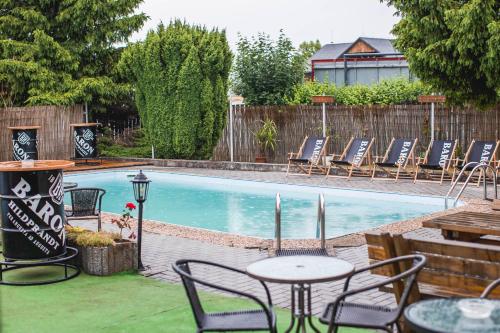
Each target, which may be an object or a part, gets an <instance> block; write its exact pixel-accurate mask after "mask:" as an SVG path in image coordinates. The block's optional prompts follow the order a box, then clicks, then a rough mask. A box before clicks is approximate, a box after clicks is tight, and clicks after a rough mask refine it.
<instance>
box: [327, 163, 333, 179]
mask: <svg viewBox="0 0 500 333" xmlns="http://www.w3.org/2000/svg"><path fill="white" fill-rule="evenodd" d="M331 169H332V164H331V163H330V165H329V166H328V169H326V177H325V178H327V179H328V176H330V170H331Z"/></svg>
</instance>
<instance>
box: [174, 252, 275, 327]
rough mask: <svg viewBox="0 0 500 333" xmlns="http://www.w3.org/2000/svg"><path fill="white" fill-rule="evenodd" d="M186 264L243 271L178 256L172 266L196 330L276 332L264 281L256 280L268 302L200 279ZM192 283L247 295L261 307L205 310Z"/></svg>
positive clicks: (237, 270)
mask: <svg viewBox="0 0 500 333" xmlns="http://www.w3.org/2000/svg"><path fill="white" fill-rule="evenodd" d="M190 264H195V265H203V266H210V267H215V268H221V269H224V270H228V271H231V272H235V273H239V274H244V275H246V273H245V272H244V271H241V270H239V269H235V268H232V267H227V266H224V265H221V264H216V263H212V262H208V261H202V260H178V261H176V263H175V264H174V265H172V268H173V269H174V271H175V272H177V274H179V275H180V276H181V279H182V283H183V285H184V288H185V290H186V294H187V297H188V299H189V303H190V305H191V309H192V311H193V315H194V318H195V321H196V326H197V330H196V332H220V331H223V332H230V331H269V332H272V333H277V329H276V316H275V314H274V311H273V305H272V302H271V294H270V293H269V289H268V288H267V286H266V284H265V283H264V282H261V281H259V282H260V283H261V284H262V286H263V287H264V290H265V292H266V295H267V302H268V304H264V302H262V301H261V300H260V299H259V298H257V297H255V296H253V295H250V294H247V293H244V292H241V291H237V290H234V289H230V288H226V287H222V286H219V285H215V284H212V283H209V282H205V281H202V280H200V279H199V278H196V277H194V276H193V275H192V274H191V270H190V267H189V266H190ZM196 283H198V284H200V285H203V286H206V287H209V288H212V289H216V290H220V291H223V292H226V293H230V294H233V295H237V296H240V297H244V298H248V299H250V300H252V301H254V302H255V303H257V304H258V305H259V307H260V308H261V309H255V310H241V311H231V312H218V313H206V312H205V311H204V309H203V306H202V304H201V301H200V298H199V296H198V291H197V289H196V285H195V284H196Z"/></svg>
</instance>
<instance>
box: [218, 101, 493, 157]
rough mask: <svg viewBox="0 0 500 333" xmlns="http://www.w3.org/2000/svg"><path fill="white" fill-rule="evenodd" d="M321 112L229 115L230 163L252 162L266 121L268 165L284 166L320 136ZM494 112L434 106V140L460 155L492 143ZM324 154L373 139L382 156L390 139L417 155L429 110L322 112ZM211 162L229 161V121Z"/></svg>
mask: <svg viewBox="0 0 500 333" xmlns="http://www.w3.org/2000/svg"><path fill="white" fill-rule="evenodd" d="M321 110H322V107H321V106H303V105H302V106H256V107H248V106H247V107H238V108H235V109H234V125H233V128H234V130H233V135H234V160H235V161H236V162H252V161H255V155H256V154H257V153H258V148H257V143H256V140H255V135H254V133H255V132H256V131H257V130H258V129H259V127H260V126H261V122H260V120H263V119H265V118H270V119H272V120H274V121H275V122H276V125H277V127H278V147H277V149H276V151H275V153H274V154H273V156H268V160H269V161H270V162H275V163H284V162H286V161H287V158H286V157H287V153H289V152H292V151H293V152H295V151H297V150H298V148H299V147H300V144H301V143H302V141H303V139H304V137H305V136H306V135H321V133H322V122H321V119H322V111H321ZM499 113H500V108H499V107H498V106H497V107H496V108H494V109H491V110H488V111H481V110H476V109H474V108H456V107H455V108H451V107H445V106H442V105H440V106H436V109H435V138H436V139H455V138H456V139H458V140H459V152H460V151H461V152H464V151H465V150H466V149H467V146H468V145H469V143H470V142H471V141H472V139H477V140H496V139H498V138H499V130H500V114H499ZM326 123H327V135H329V136H330V139H331V140H330V144H329V147H328V153H329V154H332V153H336V154H340V153H341V152H342V151H343V149H344V147H345V145H346V144H347V142H348V141H349V139H350V138H351V136H358V137H359V136H364V137H375V144H374V147H373V153H374V154H377V155H383V154H384V152H385V150H386V149H387V147H388V145H389V142H390V140H391V138H392V137H402V138H418V140H419V144H418V147H417V153H422V152H424V151H425V150H426V148H427V145H428V144H429V141H430V105H427V104H419V105H392V106H369V107H367V106H328V107H327V113H326ZM213 159H214V160H218V161H229V160H230V155H229V117H228V125H227V126H226V128H225V130H224V133H223V135H222V138H221V139H220V141H219V144H218V145H217V147H216V148H215V150H214V156H213Z"/></svg>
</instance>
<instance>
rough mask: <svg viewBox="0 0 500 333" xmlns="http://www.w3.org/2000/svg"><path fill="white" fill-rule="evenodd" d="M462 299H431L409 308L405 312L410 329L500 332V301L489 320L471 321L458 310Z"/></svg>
mask: <svg viewBox="0 0 500 333" xmlns="http://www.w3.org/2000/svg"><path fill="white" fill-rule="evenodd" d="M459 300H460V298H446V299H442V298H440V299H431V300H425V301H421V302H417V303H413V304H411V305H410V306H408V307H407V308H406V310H405V312H404V316H405V318H406V321H407V323H408V324H409V326H410V328H411V329H412V330H413V331H415V332H417V333H472V332H474V333H486V332H488V333H493V332H496V333H498V332H500V300H490V301H492V302H495V303H496V304H497V306H496V309H495V310H493V312H492V313H491V315H490V317H489V318H486V319H471V318H468V317H465V316H464V315H463V314H462V311H461V310H460V309H459V308H458V306H457V303H458V301H459Z"/></svg>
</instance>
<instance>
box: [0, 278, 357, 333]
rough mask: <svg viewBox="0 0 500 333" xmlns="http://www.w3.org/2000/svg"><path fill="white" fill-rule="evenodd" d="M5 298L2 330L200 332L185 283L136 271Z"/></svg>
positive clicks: (6, 291) (215, 301)
mask: <svg viewBox="0 0 500 333" xmlns="http://www.w3.org/2000/svg"><path fill="white" fill-rule="evenodd" d="M32 274H34V275H37V273H36V272H32ZM11 277H12V276H11ZM0 298H1V299H0V305H1V312H0V316H1V317H0V320H1V323H0V331H1V332H2V333H30V332H36V333H59V332H61V333H73V332H78V333H79V332H82V333H83V332H85V333H87V332H111V333H117V332H148V333H154V332H179V333H182V332H189V333H192V332H195V323H194V319H193V316H192V313H191V309H190V307H189V303H188V301H187V298H186V295H185V293H184V289H183V288H182V286H180V285H175V284H168V283H164V282H160V281H156V280H154V279H151V278H145V277H142V276H140V275H137V274H134V273H122V274H116V275H113V276H110V277H96V276H89V275H85V274H81V275H80V276H78V277H76V278H75V279H73V280H70V281H65V282H61V283H56V284H51V285H44V286H29V287H26V286H23V287H13V286H1V287H0ZM202 300H203V302H204V305H206V310H207V311H220V310H235V309H242V308H248V307H249V305H250V304H251V303H248V302H247V301H245V300H242V299H235V298H228V297H223V296H219V295H215V294H212V293H202ZM277 315H278V323H279V331H280V332H283V331H284V330H285V329H286V327H287V325H288V323H289V319H290V317H289V316H290V312H289V311H286V310H282V309H277ZM318 325H321V324H318ZM321 326H322V325H321ZM323 327H324V326H323ZM341 332H342V333H354V332H367V331H362V330H354V329H343V330H341Z"/></svg>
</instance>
